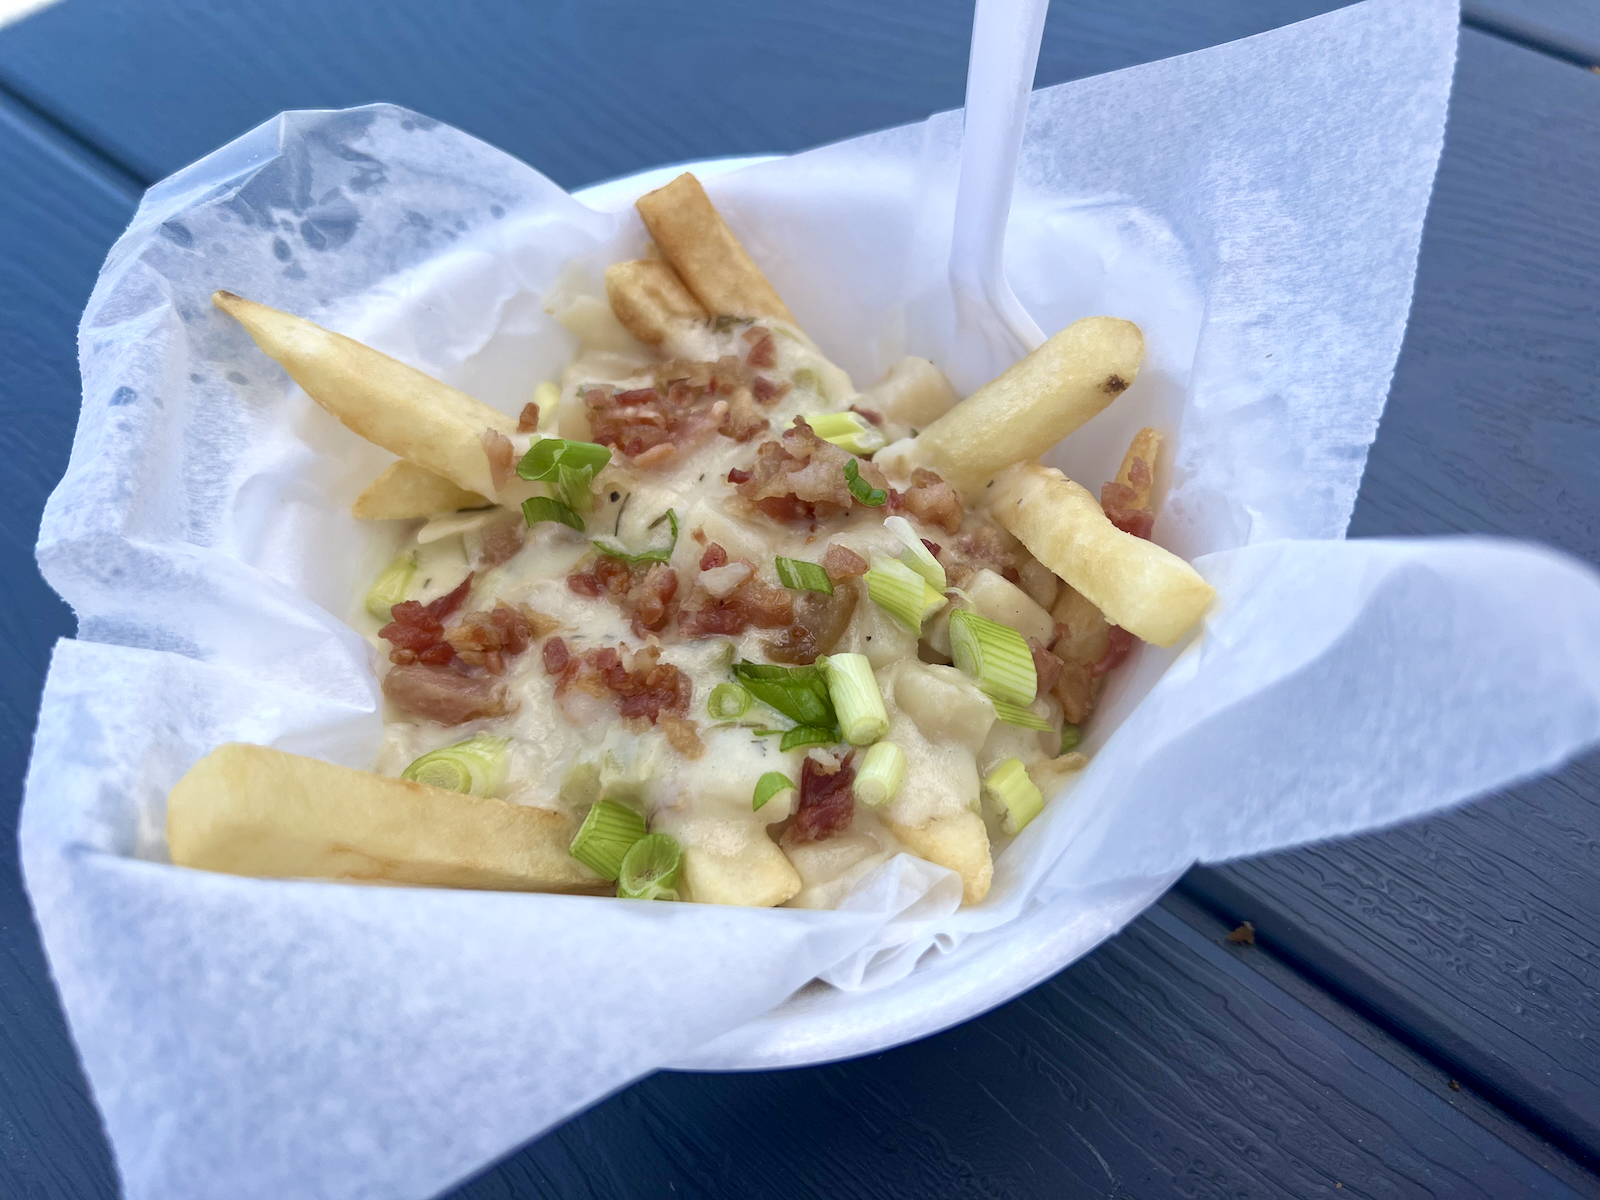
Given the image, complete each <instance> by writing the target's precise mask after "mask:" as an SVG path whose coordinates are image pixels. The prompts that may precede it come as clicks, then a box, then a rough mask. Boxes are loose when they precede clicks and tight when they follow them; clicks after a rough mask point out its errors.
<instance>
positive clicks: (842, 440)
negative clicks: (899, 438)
mask: <svg viewBox="0 0 1600 1200" xmlns="http://www.w3.org/2000/svg"><path fill="white" fill-rule="evenodd" d="M803 419H804V421H805V423H806V424H807V425H809V426H811V431H812V432H813V433H815V434H816V435H817V436H818V437H819V438H821V439H822V440H823V441H825V442H832V443H833V444H834V445H835V446H840V447H843V448H844V449H846V450H848V451H850V453H851V454H876V453H877V452H878V451H879V450H882V449H883V448H884V447H885V446H887V445H888V444H889V439H888V438H886V437H884V436H883V434H882V432H880V431H879V429H878V427H877V426H876V425H873V424H872V423H871V422H869V421H867V420H866V418H864V417H863V416H862V415H861V414H860V413H853V412H835V413H806V414H805V417H804V418H803Z"/></svg>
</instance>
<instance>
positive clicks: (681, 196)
mask: <svg viewBox="0 0 1600 1200" xmlns="http://www.w3.org/2000/svg"><path fill="white" fill-rule="evenodd" d="M634 207H636V208H637V209H638V210H639V215H640V216H641V217H642V218H644V224H645V228H646V229H648V230H649V231H650V236H651V237H653V238H654V239H655V242H656V245H657V246H658V247H660V249H661V253H662V254H663V255H664V256H665V257H666V260H667V261H668V262H669V263H671V264H672V266H673V267H674V269H676V271H677V273H678V275H679V277H680V278H682V280H683V282H684V283H686V284H688V286H689V290H690V291H691V292H693V293H694V294H695V296H696V298H698V299H699V301H700V303H701V304H702V305H704V306H705V309H706V311H707V312H708V313H710V314H711V315H713V316H730V317H757V318H759V317H776V318H778V319H779V320H781V321H787V322H788V323H789V324H790V325H796V327H797V328H798V325H797V323H796V322H795V319H794V314H793V313H791V312H790V311H789V309H788V307H787V306H786V305H785V304H784V302H783V301H782V300H781V299H780V298H779V296H778V293H777V292H776V291H774V290H773V287H772V285H771V284H770V283H768V282H767V277H766V276H765V275H763V274H762V273H761V268H759V267H758V266H756V264H755V263H754V262H753V261H751V258H750V256H749V255H748V254H746V253H745V249H744V247H743V246H741V245H740V244H739V239H738V238H736V237H734V236H733V230H731V229H729V228H728V225H727V222H725V221H724V220H723V219H722V216H721V214H720V213H718V212H717V210H716V209H715V208H714V207H713V206H712V204H711V198H710V197H709V196H707V195H706V191H705V188H703V187H701V186H700V181H699V180H698V179H696V178H695V177H694V176H693V175H690V174H687V173H685V174H683V175H679V176H678V177H677V178H676V179H674V180H673V181H672V182H671V183H669V184H667V185H666V186H665V187H661V188H657V189H656V190H655V191H653V192H647V193H646V194H645V195H643V196H641V197H639V200H638V203H637V204H636V205H635V206H634ZM618 316H619V317H620V316H621V314H620V313H619V314H618Z"/></svg>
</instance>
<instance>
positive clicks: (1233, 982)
mask: <svg viewBox="0 0 1600 1200" xmlns="http://www.w3.org/2000/svg"><path fill="white" fill-rule="evenodd" d="M1225 932H1226V926H1222V925H1218V924H1216V923H1214V922H1209V921H1207V919H1206V918H1205V917H1204V916H1203V915H1199V914H1196V913H1195V912H1194V911H1193V910H1192V909H1189V908H1188V907H1187V906H1185V905H1184V903H1183V902H1182V901H1178V900H1175V899H1170V898H1169V900H1167V901H1165V902H1163V904H1162V905H1161V906H1158V907H1157V908H1156V909H1153V910H1152V911H1151V912H1150V913H1149V914H1147V915H1146V916H1145V917H1143V918H1141V919H1140V920H1139V921H1137V922H1135V924H1134V925H1132V926H1131V927H1130V928H1129V929H1127V930H1126V931H1124V932H1123V933H1122V934H1121V935H1120V936H1118V937H1117V938H1115V939H1114V940H1113V941H1111V942H1110V943H1108V944H1107V945H1106V946H1103V947H1102V948H1101V949H1100V950H1098V951H1097V952H1096V953H1095V954H1093V955H1091V956H1090V957H1089V958H1087V959H1085V960H1083V961H1082V962H1079V963H1077V964H1075V965H1074V966H1072V967H1070V968H1068V969H1067V970H1066V971H1064V972H1062V973H1061V974H1060V975H1058V976H1056V977H1055V978H1054V979H1052V980H1051V981H1050V982H1048V983H1046V984H1044V985H1042V986H1040V987H1039V988H1036V989H1035V990H1033V991H1032V992H1029V993H1028V994H1027V995H1026V996H1024V997H1022V998H1020V999H1017V1000H1014V1001H1012V1002H1011V1003H1010V1004H1007V1005H1005V1006H1003V1007H1001V1008H999V1009H996V1010H995V1011H994V1012H992V1013H989V1014H987V1015H986V1016H983V1017H980V1018H979V1019H977V1020H975V1021H972V1022H969V1023H968V1024H966V1025H963V1026H960V1027H959V1028H957V1029H954V1030H950V1031H949V1032H946V1033H943V1034H939V1035H938V1036H936V1037H932V1038H928V1039H926V1040H924V1041H922V1042H918V1043H916V1044H914V1045H911V1046H906V1047H901V1048H900V1049H897V1050H892V1051H890V1052H888V1053H886V1054H881V1055H876V1056H873V1057H871V1058H866V1059H857V1060H854V1061H851V1062H845V1063H838V1064H835V1065H832V1066H827V1067H817V1068H811V1069H807V1070H800V1071H771V1072H761V1073H754V1074H747V1075H720V1076H717V1075H679V1074H662V1075H657V1076H655V1077H653V1078H651V1079H649V1080H646V1081H645V1082H643V1083H640V1084H638V1085H636V1086H634V1087H633V1088H631V1089H629V1090H628V1091H626V1092H623V1093H621V1094H620V1095H618V1096H615V1097H613V1098H612V1099H610V1100H607V1101H606V1102H604V1103H603V1104H600V1105H599V1106H597V1107H596V1108H594V1109H592V1110H590V1111H589V1112H587V1113H585V1114H583V1115H582V1116H580V1117H578V1118H576V1119H574V1120H573V1121H571V1122H569V1123H568V1124H567V1125H565V1126H563V1127H562V1128H560V1129H558V1130H556V1131H555V1132H553V1133H551V1134H550V1135H548V1136H547V1137H545V1138H544V1139H543V1140H541V1141H539V1142H537V1143H534V1144H533V1145H531V1146H529V1147H528V1148H526V1149H524V1150H523V1151H521V1152H520V1153H518V1154H517V1155H515V1156H513V1157H512V1158H510V1159H508V1160H506V1161H505V1162H503V1163H501V1164H500V1165H499V1166H497V1167H495V1168H493V1169H492V1170H490V1171H488V1172H486V1173H485V1174H483V1175H481V1176H479V1177H478V1178H477V1179H475V1180H473V1181H472V1182H470V1183H469V1184H467V1185H466V1186H464V1187H462V1188H461V1189H459V1190H458V1191H456V1192H455V1193H454V1194H453V1200H505V1198H509V1197H558V1196H559V1197H579V1196H581V1197H594V1198H596V1200H599V1198H601V1197H611V1196H644V1195H649V1196H672V1195H682V1196H704V1197H741V1198H742V1197H749V1196H762V1197H769V1198H784V1197H811V1196H827V1197H830V1198H832V1200H853V1198H856V1197H860V1198H862V1200H867V1198H869V1197H871V1198H873V1200H883V1198H885V1197H889V1198H899V1197H906V1198H907V1200H910V1198H913V1197H916V1198H921V1197H928V1196H938V1197H969V1196H970V1197H999V1196H1006V1197H1039V1198H1041V1200H1044V1198H1050V1200H1055V1198H1057V1197H1066V1196H1072V1197H1077V1196H1110V1197H1126V1198H1129V1200H1131V1198H1132V1197H1164V1196H1177V1195H1183V1196H1193V1195H1200V1196H1233V1197H1262V1198H1268V1197H1270V1198H1274V1200H1275V1198H1277V1197H1284V1196H1294V1197H1311V1196H1330V1197H1331V1196H1342V1195H1352V1196H1382V1197H1411V1196H1418V1197H1421V1196H1449V1197H1452V1198H1453V1200H1465V1198H1467V1197H1479V1196H1481V1197H1498V1198H1504V1197H1510V1196H1517V1197H1535V1196H1539V1197H1545V1196H1548V1197H1555V1196H1581V1195H1588V1194H1591V1193H1592V1192H1593V1190H1594V1189H1595V1188H1596V1187H1600V1180H1597V1179H1595V1178H1594V1177H1593V1176H1591V1175H1589V1174H1587V1173H1586V1172H1583V1171H1581V1170H1578V1169H1576V1168H1574V1167H1573V1166H1572V1165H1571V1164H1570V1163H1563V1162H1561V1161H1560V1160H1559V1158H1558V1157H1556V1156H1552V1155H1551V1153H1550V1152H1549V1151H1548V1149H1541V1148H1540V1147H1538V1146H1537V1145H1536V1144H1532V1143H1529V1142H1526V1141H1521V1139H1526V1136H1527V1135H1526V1134H1521V1133H1518V1132H1517V1131H1515V1130H1511V1129H1508V1128H1507V1127H1506V1125H1505V1123H1504V1118H1503V1117H1499V1116H1498V1114H1496V1113H1495V1112H1494V1110H1493V1109H1491V1108H1489V1107H1488V1106H1486V1105H1483V1104H1482V1103H1481V1102H1479V1101H1478V1100H1476V1099H1475V1098H1474V1097H1472V1096H1471V1094H1470V1093H1467V1092H1455V1091H1452V1090H1450V1087H1449V1080H1448V1079H1447V1078H1446V1077H1445V1076H1443V1075H1441V1074H1440V1073H1439V1072H1438V1071H1437V1070H1435V1069H1433V1068H1432V1067H1431V1066H1430V1065H1429V1064H1427V1063H1424V1062H1422V1061H1420V1060H1418V1059H1416V1058H1415V1057H1414V1056H1409V1055H1408V1054H1407V1052H1406V1051H1405V1050H1404V1049H1403V1048H1401V1047H1399V1046H1398V1045H1397V1044H1394V1043H1390V1042H1386V1041H1385V1040H1384V1039H1383V1038H1382V1035H1376V1034H1374V1033H1373V1031H1371V1030H1365V1031H1363V1028H1362V1023H1361V1022H1360V1020H1359V1019H1358V1018H1354V1017H1353V1016H1352V1015H1351V1014H1350V1013H1348V1012H1345V1011H1342V1010H1340V1009H1339V1007H1338V1006H1337V1005H1334V1004H1330V1003H1328V1002H1326V1001H1325V1000H1318V999H1317V998H1316V997H1314V996H1313V997H1311V999H1312V1000H1313V1001H1314V1004H1315V1006H1313V1004H1308V1003H1306V1002H1305V999H1304V998H1303V996H1304V991H1303V989H1304V984H1303V983H1302V982H1300V981H1299V980H1297V979H1296V978H1295V977H1294V976H1293V973H1292V972H1289V971H1286V970H1285V969H1283V968H1282V967H1281V966H1279V965H1277V964H1274V963H1273V962H1272V961H1271V960H1270V955H1268V954H1267V953H1265V952H1263V951H1261V950H1260V949H1257V948H1248V947H1236V946H1229V945H1228V944H1227V943H1226V942H1225V941H1224V939H1223V934H1224V933H1225ZM1519 1142H1520V1144H1519Z"/></svg>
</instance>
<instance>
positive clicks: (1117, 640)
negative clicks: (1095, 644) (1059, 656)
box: [1089, 625, 1134, 679]
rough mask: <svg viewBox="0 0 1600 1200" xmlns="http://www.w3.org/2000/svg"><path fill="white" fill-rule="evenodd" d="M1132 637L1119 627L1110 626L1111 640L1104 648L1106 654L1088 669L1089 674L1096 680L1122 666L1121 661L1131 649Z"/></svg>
mask: <svg viewBox="0 0 1600 1200" xmlns="http://www.w3.org/2000/svg"><path fill="white" fill-rule="evenodd" d="M1133 643H1134V637H1133V634H1131V633H1129V632H1128V631H1127V630H1126V629H1123V628H1122V627H1121V626H1118V625H1113V626H1111V640H1110V642H1109V643H1108V644H1107V646H1106V652H1105V654H1103V655H1102V656H1101V658H1100V661H1099V662H1097V663H1095V664H1094V666H1092V667H1090V668H1089V674H1091V675H1093V676H1094V677H1095V678H1096V679H1098V678H1100V676H1102V675H1105V674H1107V673H1108V672H1111V671H1114V670H1116V669H1117V668H1118V667H1120V666H1121V665H1122V660H1123V659H1125V658H1127V657H1128V652H1129V651H1130V650H1132V649H1133Z"/></svg>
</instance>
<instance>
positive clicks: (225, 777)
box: [167, 742, 610, 892]
mask: <svg viewBox="0 0 1600 1200" xmlns="http://www.w3.org/2000/svg"><path fill="white" fill-rule="evenodd" d="M576 832H577V826H576V823H575V822H574V821H573V820H572V819H571V818H569V817H567V816H565V815H563V814H561V813H557V812H552V811H550V810H549V809H543V808H531V807H527V806H525V805H521V804H509V803H507V802H506V801H504V800H495V799H491V798H486V797H481V796H470V795H463V794H461V793H459V792H447V791H445V790H443V789H442V788H435V787H428V786H426V785H424V784H420V783H411V782H410V781H408V780H404V779H393V778H390V777H388V776H384V775H374V774H372V773H371V772H368V771H356V770H352V769H351V768H349V767H341V766H337V765H335V764H333V763H328V762H322V761H321V760H320V759H315V758H303V757H301V756H300V755H298V754H289V753H287V752H285V751H282V750H274V749H272V748H270V747H267V746H252V745H247V744H245V743H242V742H232V743H229V744H227V745H224V746H219V747H217V748H216V749H215V750H213V751H212V752H211V753H210V754H208V755H206V756H205V757H204V758H202V759H201V760H200V761H199V762H197V763H196V764H195V765H194V766H193V767H191V768H190V769H189V773H188V774H186V775H185V776H184V777H183V778H182V779H180V780H179V781H178V782H177V784H176V785H175V786H174V787H173V789H172V791H171V793H169V795H168V796H167V845H168V847H169V849H170V851H171V855H172V861H173V862H174V863H176V864H178V865H179V866H181V867H198V868H201V869H203V870H207V871H222V872H225V873H227V874H230V875H247V876H252V877H255V878H261V879H343V880H352V881H356V882H362V883H401V884H415V885H422V886H428V887H454V888H482V889H488V890H491V891H519V892H594V891H609V890H610V889H609V887H608V885H607V884H606V883H605V881H604V880H602V879H601V878H600V877H599V876H597V875H596V874H595V873H594V872H592V871H590V870H589V869H588V868H587V867H585V866H584V865H583V864H582V863H580V862H578V861H577V860H576V859H574V858H573V857H572V856H571V855H570V854H568V853H567V846H568V845H569V843H570V842H571V840H572V837H573V834H574V833H576Z"/></svg>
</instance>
